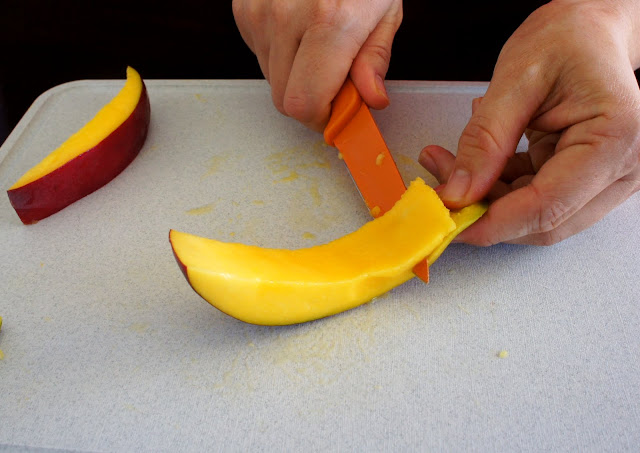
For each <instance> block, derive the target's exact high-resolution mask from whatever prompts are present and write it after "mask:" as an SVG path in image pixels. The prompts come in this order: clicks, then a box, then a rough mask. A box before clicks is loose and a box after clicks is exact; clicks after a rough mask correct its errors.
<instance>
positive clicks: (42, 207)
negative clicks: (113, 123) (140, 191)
mask: <svg viewBox="0 0 640 453" xmlns="http://www.w3.org/2000/svg"><path fill="white" fill-rule="evenodd" d="M150 118H151V107H150V104H149V96H148V95H147V89H146V87H145V86H144V84H143V87H142V94H141V95H140V100H139V101H138V104H137V105H136V108H135V109H134V110H133V112H132V113H131V115H129V118H127V119H126V120H125V121H124V122H123V123H122V124H121V125H120V126H118V127H117V128H116V129H115V130H114V131H113V132H111V133H110V134H109V135H108V136H107V137H106V138H105V139H104V140H102V141H101V142H100V143H98V144H97V145H96V146H94V147H93V148H91V149H89V150H87V151H86V152H84V153H82V154H80V155H79V156H77V157H75V158H73V159H72V160H70V161H69V162H67V163H66V164H64V165H62V166H60V167H58V168H57V169H55V170H54V171H52V172H51V173H48V174H46V175H45V176H43V177H42V178H39V179H36V180H35V181H32V182H30V183H29V184H26V185H24V186H22V187H18V188H16V189H13V190H8V191H7V194H8V195H9V201H10V202H11V205H12V206H13V208H14V209H15V210H16V213H17V214H18V216H19V217H20V220H22V223H24V224H25V225H27V224H32V223H36V222H38V221H39V220H42V219H44V218H46V217H49V216H50V215H52V214H55V213H56V212H58V211H60V210H61V209H64V208H65V207H67V206H69V205H70V204H72V203H74V202H76V201H78V200H79V199H81V198H83V197H85V196H87V195H89V194H90V193H92V192H94V191H96V190H98V189H99V188H100V187H102V186H104V185H105V184H107V183H108V182H109V181H111V180H112V179H113V178H115V177H116V176H118V174H120V172H122V170H124V169H125V168H126V167H127V166H128V165H129V164H130V163H131V162H132V161H133V159H135V157H136V156H137V155H138V153H139V152H140V149H141V148H142V145H143V144H144V142H145V139H146V138H147V132H148V130H149V121H150Z"/></svg>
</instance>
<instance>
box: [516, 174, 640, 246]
mask: <svg viewBox="0 0 640 453" xmlns="http://www.w3.org/2000/svg"><path fill="white" fill-rule="evenodd" d="M638 173H640V172H637V171H636V174H635V175H630V176H628V177H624V178H622V179H620V180H618V181H616V182H615V183H613V184H612V185H611V186H609V187H607V188H606V189H605V190H603V191H602V192H601V193H600V194H598V195H597V196H596V197H595V198H593V199H592V200H591V201H589V202H588V203H587V204H586V205H585V206H584V207H583V208H582V209H580V210H579V211H578V212H576V213H575V214H574V215H572V216H571V217H570V218H569V219H567V220H566V221H565V222H563V223H562V224H561V225H560V226H558V228H555V229H553V230H551V231H548V232H545V233H536V234H531V235H528V236H523V237H521V238H518V239H515V240H513V241H508V242H509V243H511V244H528V245H552V244H556V243H558V242H560V241H562V240H564V239H566V238H568V237H570V236H572V235H574V234H577V233H579V232H581V231H584V230H586V229H587V228H589V227H591V226H592V225H594V224H596V223H597V222H599V221H600V220H602V219H603V218H604V217H605V216H606V215H607V214H608V213H609V212H610V211H611V210H613V209H614V208H616V207H617V206H619V205H620V204H622V203H623V202H624V201H625V200H627V199H628V198H629V197H630V196H632V195H633V194H634V193H636V192H637V191H638V189H639V188H640V175H639V174H638Z"/></svg>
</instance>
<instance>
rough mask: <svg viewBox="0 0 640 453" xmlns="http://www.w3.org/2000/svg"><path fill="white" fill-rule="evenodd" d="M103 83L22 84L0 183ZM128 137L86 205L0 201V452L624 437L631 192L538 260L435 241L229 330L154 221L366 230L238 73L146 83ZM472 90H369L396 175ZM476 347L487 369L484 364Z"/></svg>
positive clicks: (242, 231) (632, 254)
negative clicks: (378, 282)
mask: <svg viewBox="0 0 640 453" xmlns="http://www.w3.org/2000/svg"><path fill="white" fill-rule="evenodd" d="M121 86H122V82H121V81H82V82H73V83H70V84H66V85H62V86H60V87H57V88H54V89H53V90H50V91H48V92H47V93H45V94H43V95H42V96H41V97H40V98H39V99H38V100H37V101H36V103H35V104H34V105H33V107H32V108H31V109H30V110H29V112H28V113H27V114H26V116H25V118H23V120H22V121H21V122H20V124H19V125H18V126H17V128H16V129H15V130H14V131H13V133H12V134H11V136H10V137H9V138H8V139H7V141H6V142H5V143H4V145H3V146H2V148H0V159H1V160H0V186H1V187H3V188H4V189H5V190H6V188H8V187H9V186H10V185H11V184H12V183H13V182H14V181H15V180H16V179H17V178H18V177H19V176H20V175H21V174H22V173H23V172H24V171H26V170H27V169H28V168H30V167H31V166H32V165H33V164H35V163H36V162H38V161H39V160H40V159H41V158H42V157H43V156H45V155H46V154H48V153H49V152H50V151H51V150H52V149H54V148H55V147H57V146H58V145H59V144H60V143H61V142H62V141H63V140H64V139H65V138H66V137H68V136H69V135H70V134H71V133H73V132H74V131H75V130H77V129H78V128H79V127H81V126H82V125H83V124H84V123H85V122H86V121H88V120H89V119H90V118H91V117H92V116H93V115H94V114H95V112H96V111H97V110H99V108H100V107H101V106H102V105H104V104H105V103H107V102H108V101H109V99H111V97H112V96H114V95H115V94H116V93H117V91H118V90H119V88H120V87H121ZM147 86H148V90H149V95H150V99H151V111H152V120H151V129H150V133H149V136H148V138H147V142H146V144H145V146H144V148H143V149H142V151H141V153H140V155H139V156H138V157H137V158H136V160H135V161H134V162H133V163H132V164H131V165H130V166H129V167H128V168H127V169H126V170H125V171H124V172H123V173H122V174H120V175H119V176H118V177H117V178H116V179H115V180H113V181H112V182H111V183H109V184H108V185H107V186H105V187H103V188H102V189H100V190H98V191H97V192H95V193H93V194H91V195H89V196H87V197H86V198H84V199H82V200H80V201H78V202H76V203H75V204H73V205H71V206H69V207H68V208H66V209H65V210H63V211H61V212H60V213H58V214H55V215H53V216H52V217H50V218H47V219H45V220H43V221H41V222H39V223H38V224H36V225H30V226H24V225H22V224H21V223H20V221H19V219H18V217H17V215H16V214H15V212H14V211H13V209H12V208H11V206H10V204H9V201H8V198H7V197H6V196H2V197H0V250H1V252H0V253H1V255H0V257H1V259H0V316H2V317H3V318H4V325H3V327H2V331H0V349H1V350H2V351H3V353H4V359H3V360H0V450H3V449H7V450H11V449H13V448H16V447H23V448H24V449H26V450H29V449H37V448H52V449H74V450H83V451H177V450H179V451H212V450H220V451H250V450H261V451H262V450H264V451H318V450H321V451H327V450H330V451H338V450H339V451H354V450H359V451H371V450H378V451H399V450H418V449H419V450H446V451H455V450H458V451H460V450H463V451H468V450H477V451H496V450H499V451H503V450H557V451H560V450H596V451H601V450H618V451H619V450H630V449H635V448H637V446H638V445H640V428H639V427H640V366H639V363H640V278H638V273H639V272H640V253H639V252H640V246H639V245H638V244H639V243H640V226H639V224H638V221H637V219H638V217H639V216H638V214H639V213H640V198H639V197H638V196H635V197H634V198H632V199H631V200H629V201H628V202H626V203H625V204H623V205H622V206H620V207H619V208H617V209H616V210H615V211H613V212H612V213H611V214H610V215H609V216H608V217H606V218H605V219H604V220H603V221H602V222H600V223H599V224H597V225H596V226H595V227H593V228H591V229H589V230H587V231H585V232H583V233H581V234H579V235H577V236H575V237H572V238H570V239H568V240H566V241H565V242H563V243H561V244H559V245H556V246H553V247H547V248H538V247H524V246H522V247H518V246H504V245H501V246H494V247H491V248H486V249H482V248H475V247H470V246H466V245H454V246H452V247H450V248H449V249H448V250H447V251H446V252H445V254H444V255H443V257H442V258H441V259H440V260H439V261H438V263H436V264H435V265H434V266H433V268H432V269H431V283H429V285H424V284H423V283H421V282H420V281H418V280H417V279H414V280H412V281H410V282H408V283H406V284H405V285H403V286H401V287H398V288H396V289H394V290H393V291H391V292H390V293H388V294H387V295H385V296H383V297H380V298H378V299H377V300H376V301H374V302H373V303H371V304H368V305H365V306H362V307H360V308H357V309H354V310H352V311H349V312H346V313H343V314H340V315H337V316H334V317H331V318H326V319H324V320H320V321H316V322H312V323H308V324H304V325H298V326H289V327H276V328H274V327H258V326H252V325H248V324H244V323H242V322H239V321H236V320H234V319H232V318H229V317H228V316H226V315H224V314H222V313H220V312H218V311H217V310H216V309H215V308H213V307H211V306H210V305H209V304H207V303H206V302H205V301H203V300H202V299H201V298H200V297H199V296H198V295H197V294H196V293H195V292H193V291H192V289H191V288H190V287H189V285H188V284H187V282H186V281H185V279H184V277H183V276H182V273H181V272H180V270H179V268H178V266H177V264H176V263H175V261H174V258H173V256H172V252H171V248H170V246H169V242H168V237H167V235H168V232H169V229H170V228H175V229H178V230H181V231H186V232H190V233H194V234H198V235H202V236H207V237H212V238H216V239H222V240H228V241H238V242H243V243H250V244H257V245H261V246H268V247H283V248H297V247H305V246H311V245H314V244H319V243H324V242H327V241H330V240H332V239H334V238H337V237H339V236H342V235H344V234H346V233H347V232H350V231H353V230H354V229H356V228H358V227H359V226H360V225H362V224H363V223H364V222H366V221H367V220H368V219H369V214H368V212H367V210H366V208H365V206H364V203H363V202H362V201H361V199H360V196H359V195H358V193H357V191H356V189H355V187H354V186H353V182H352V181H351V178H350V177H349V174H348V172H347V170H346V168H345V167H344V165H343V163H342V162H341V161H340V160H339V159H338V157H337V152H336V150H335V149H332V148H329V147H327V146H326V145H324V144H323V141H322V136H321V135H320V134H317V133H314V132H311V131H308V130H306V129H304V128H303V127H302V126H300V125H299V124H297V123H296V122H294V121H293V120H290V119H288V118H285V117H283V116H281V115H280V114H278V113H277V112H276V110H275V109H274V108H273V106H272V105H271V100H270V94H269V88H268V86H267V85H266V83H265V82H262V81H148V82H147ZM485 89H486V85H485V84H469V83H429V82H390V83H389V92H390V96H391V101H392V102H391V106H390V107H389V108H387V109H386V110H384V111H382V112H376V113H375V117H376V119H377V120H378V122H379V125H380V127H381V130H382V133H383V135H384V137H385V138H386V140H387V142H388V144H389V147H390V148H391V151H392V153H393V154H394V156H395V158H396V160H397V162H398V166H399V168H400V171H401V173H402V175H403V177H404V178H405V181H407V182H408V181H409V180H411V179H413V178H414V177H416V176H421V177H423V178H424V179H425V180H426V181H427V182H428V183H429V184H432V185H433V184H435V183H436V181H435V180H434V179H433V178H432V177H431V176H430V175H429V174H428V173H426V172H425V171H424V170H423V169H422V168H421V167H420V166H419V165H418V164H417V163H416V158H417V156H418V153H419V151H420V150H421V148H422V147H423V146H425V145H427V144H430V143H436V144H440V145H443V146H445V147H448V148H450V149H453V150H455V147H456V143H457V137H458V136H459V134H460V132H461V131H462V128H463V127H464V125H465V123H466V121H467V120H468V118H469V116H470V110H471V99H472V98H474V97H476V96H479V95H482V94H483V93H484V91H485ZM500 351H507V352H508V356H507V357H504V358H500V357H499V353H500Z"/></svg>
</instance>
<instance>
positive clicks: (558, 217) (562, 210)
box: [533, 198, 571, 233]
mask: <svg viewBox="0 0 640 453" xmlns="http://www.w3.org/2000/svg"><path fill="white" fill-rule="evenodd" d="M570 212H571V210H570V207H569V206H568V205H567V204H566V203H565V202H564V201H563V200H562V199H560V198H547V199H546V200H545V199H543V201H542V204H541V208H540V209H539V210H538V216H537V218H536V219H535V223H534V225H533V231H534V232H539V233H551V232H553V231H554V230H556V229H557V228H558V227H559V226H560V225H562V223H563V222H564V221H565V220H566V218H567V216H568V215H569V214H570Z"/></svg>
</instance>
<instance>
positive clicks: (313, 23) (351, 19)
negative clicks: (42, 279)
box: [233, 0, 402, 131]
mask: <svg viewBox="0 0 640 453" xmlns="http://www.w3.org/2000/svg"><path fill="white" fill-rule="evenodd" d="M233 14H234V17H235V20H236V24H237V26H238V29H239V30H240V34H241V35H242V38H243V39H244V41H245V42H246V43H247V45H248V46H249V48H250V49H251V50H252V51H253V53H255V54H256V56H257V57H258V63H259V64H260V68H261V70H262V73H263V74H264V76H265V78H266V79H267V81H268V82H269V83H270V85H271V96H272V98H273V103H274V105H275V106H276V108H277V109H278V110H279V111H280V112H281V113H283V114H285V115H287V116H290V117H293V118H295V119H297V120H298V121H300V122H302V123H303V124H305V125H306V126H307V127H310V128H311V129H315V130H317V131H322V130H323V129H324V127H325V125H326V124H327V121H328V120H329V115H330V113H331V101H332V100H333V98H334V97H335V96H336V94H337V93H338V91H339V90H340V87H341V86H342V84H343V83H344V81H345V79H346V78H347V76H349V75H351V78H352V80H353V82H354V84H355V85H356V87H357V88H358V91H359V92H360V95H361V96H362V98H363V100H364V102H365V103H366V104H367V105H369V106H370V107H372V108H375V109H382V108H384V107H386V106H387V105H388V104H389V98H388V96H387V93H386V90H385V87H384V78H385V76H386V74H387V69H388V68H389V59H390V57H391V44H392V42H393V38H394V36H395V33H396V31H397V30H398V27H399V26H400V23H401V21H402V0H371V1H369V2H367V4H366V8H364V7H363V2H362V1H359V0H345V1H341V2H339V1H336V0H333V1H331V0H233Z"/></svg>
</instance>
